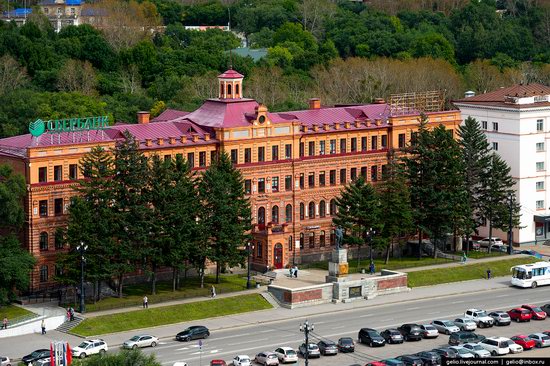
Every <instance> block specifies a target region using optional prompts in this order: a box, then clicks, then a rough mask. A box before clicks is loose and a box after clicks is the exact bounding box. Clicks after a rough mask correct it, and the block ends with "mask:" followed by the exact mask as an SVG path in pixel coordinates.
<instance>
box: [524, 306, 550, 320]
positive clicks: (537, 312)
mask: <svg viewBox="0 0 550 366" xmlns="http://www.w3.org/2000/svg"><path fill="white" fill-rule="evenodd" d="M521 307H522V308H524V309H527V310H529V311H530V312H531V319H535V320H544V319H546V312H545V311H543V310H542V309H541V308H539V307H538V306H536V305H521Z"/></svg>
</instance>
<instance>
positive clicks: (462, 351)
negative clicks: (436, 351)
mask: <svg viewBox="0 0 550 366" xmlns="http://www.w3.org/2000/svg"><path fill="white" fill-rule="evenodd" d="M449 348H450V349H453V350H455V351H456V354H457V356H456V357H457V358H475V354H474V353H473V352H470V350H469V349H468V348H465V347H462V346H451V347H449Z"/></svg>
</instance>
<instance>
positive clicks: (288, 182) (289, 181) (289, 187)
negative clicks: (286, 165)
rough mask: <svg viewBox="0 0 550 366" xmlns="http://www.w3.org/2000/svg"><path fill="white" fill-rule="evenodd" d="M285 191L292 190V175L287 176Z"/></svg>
mask: <svg viewBox="0 0 550 366" xmlns="http://www.w3.org/2000/svg"><path fill="white" fill-rule="evenodd" d="M285 191H292V175H287V176H285Z"/></svg>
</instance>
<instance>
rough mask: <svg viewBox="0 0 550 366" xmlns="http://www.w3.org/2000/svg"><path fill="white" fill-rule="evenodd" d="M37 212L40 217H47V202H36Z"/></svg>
mask: <svg viewBox="0 0 550 366" xmlns="http://www.w3.org/2000/svg"><path fill="white" fill-rule="evenodd" d="M38 210H39V213H40V217H47V216H48V200H42V201H39V202H38Z"/></svg>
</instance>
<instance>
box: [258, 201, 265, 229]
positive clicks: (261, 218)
mask: <svg viewBox="0 0 550 366" xmlns="http://www.w3.org/2000/svg"><path fill="white" fill-rule="evenodd" d="M258 226H259V228H260V230H263V228H264V227H265V208H264V207H260V208H259V209H258Z"/></svg>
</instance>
